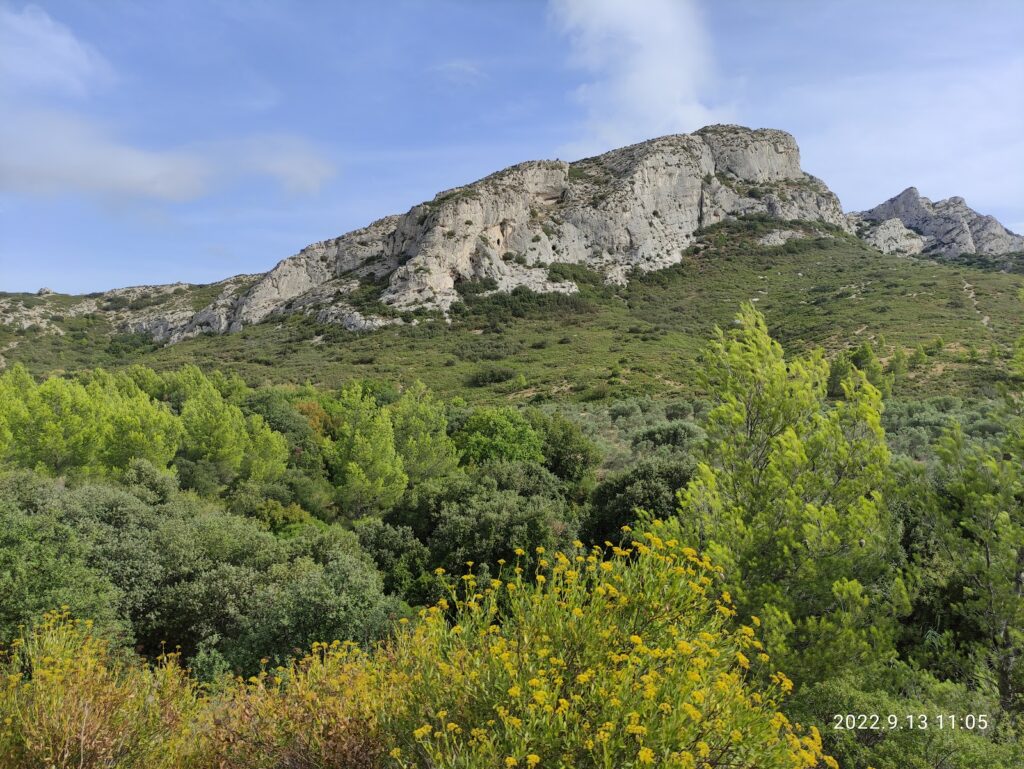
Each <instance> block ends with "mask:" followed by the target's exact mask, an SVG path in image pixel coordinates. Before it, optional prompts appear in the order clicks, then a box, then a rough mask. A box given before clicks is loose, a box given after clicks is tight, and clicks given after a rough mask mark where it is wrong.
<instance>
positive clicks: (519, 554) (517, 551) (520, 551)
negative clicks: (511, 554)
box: [515, 547, 526, 556]
mask: <svg viewBox="0 0 1024 769" xmlns="http://www.w3.org/2000/svg"><path fill="white" fill-rule="evenodd" d="M515 552H516V555H518V556H523V555H526V551H525V550H523V548H521V547H517V548H516V551H515Z"/></svg>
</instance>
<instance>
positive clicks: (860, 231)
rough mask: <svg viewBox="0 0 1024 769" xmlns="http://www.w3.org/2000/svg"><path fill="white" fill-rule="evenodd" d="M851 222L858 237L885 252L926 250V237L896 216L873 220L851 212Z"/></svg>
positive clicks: (899, 252) (902, 252)
mask: <svg viewBox="0 0 1024 769" xmlns="http://www.w3.org/2000/svg"><path fill="white" fill-rule="evenodd" d="M850 223H851V224H853V226H854V228H855V229H856V231H857V237H859V238H860V239H861V240H863V241H864V242H865V243H867V244H868V245H869V246H874V247H875V248H877V249H878V250H879V251H881V252H882V253H883V254H919V253H921V252H922V251H923V250H924V238H922V237H921V236H920V235H918V234H917V233H916V232H914V231H913V230H910V229H907V228H906V227H905V226H903V222H901V221H900V220H899V219H897V218H895V217H894V218H892V219H886V220H884V221H881V222H873V221H870V220H868V219H865V218H864V217H863V216H862V215H861V214H850Z"/></svg>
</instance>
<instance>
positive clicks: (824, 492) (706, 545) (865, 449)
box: [679, 305, 905, 680]
mask: <svg viewBox="0 0 1024 769" xmlns="http://www.w3.org/2000/svg"><path fill="white" fill-rule="evenodd" d="M827 375H828V365H827V364H826V363H825V361H824V359H823V357H822V355H821V353H820V352H816V353H812V354H811V355H810V356H808V357H806V358H802V359H793V360H788V361H787V360H786V359H785V357H784V355H783V351H782V348H781V346H780V345H779V344H778V343H777V342H775V341H774V340H773V339H772V338H771V337H770V336H769V334H768V330H767V327H766V325H765V321H764V318H763V317H762V316H761V315H760V314H759V313H758V312H757V311H755V310H754V309H753V308H752V307H751V306H749V305H746V306H744V307H743V309H742V310H741V311H740V314H739V315H738V316H737V322H736V326H735V327H734V328H733V329H732V330H731V331H730V332H729V333H728V334H726V333H723V332H721V331H719V332H718V334H717V335H716V337H715V339H714V340H713V341H712V343H711V345H710V346H709V347H708V350H707V353H706V355H705V368H704V373H703V376H704V381H705V385H706V387H707V390H708V392H709V393H711V394H712V397H713V399H714V400H713V403H714V407H713V409H712V411H711V413H710V415H709V417H708V422H707V425H706V429H707V432H708V445H707V451H706V455H705V460H704V461H703V462H701V463H700V464H699V465H698V467H697V470H696V473H695V476H694V478H693V480H692V481H691V482H690V484H689V485H688V486H687V488H686V490H685V492H684V493H683V494H682V496H681V507H680V510H679V516H680V520H681V521H682V523H683V526H684V530H685V532H686V536H687V538H688V539H689V540H690V541H691V542H692V543H693V544H694V545H695V546H696V547H698V548H699V549H701V550H706V551H707V552H708V553H710V554H711V555H712V557H713V558H715V560H717V561H718V562H720V563H722V564H723V565H724V566H725V570H726V571H725V579H726V583H727V585H728V586H729V588H730V590H732V591H733V593H734V594H735V595H736V596H737V599H738V602H739V605H740V606H741V607H742V609H743V610H744V611H749V612H752V613H755V614H759V615H761V616H762V617H763V618H764V621H765V624H766V628H767V638H768V645H769V648H770V650H771V651H772V653H773V655H774V656H777V657H781V658H782V659H784V660H785V661H787V662H788V663H790V669H792V670H794V672H795V673H798V674H799V675H800V676H801V679H806V680H821V679H822V678H823V677H824V676H826V675H828V674H832V673H834V672H835V671H837V670H842V669H844V668H847V667H849V666H856V665H859V664H863V663H864V662H866V661H868V660H877V659H879V658H880V657H885V656H886V655H891V654H892V653H893V651H892V648H891V639H890V638H889V637H888V634H889V632H890V631H889V630H888V629H887V628H888V627H889V624H890V623H891V620H892V615H893V614H894V613H898V612H900V611H901V610H902V604H901V603H900V602H899V601H894V600H893V596H892V593H891V586H892V585H893V579H894V574H893V573H892V567H891V562H890V548H891V543H892V537H893V533H894V527H893V524H892V522H891V520H890V517H889V515H888V513H887V511H886V508H885V507H884V505H883V504H882V502H881V499H880V498H879V495H878V492H877V489H878V488H879V487H880V485H881V484H882V482H883V481H884V479H885V477H886V472H887V468H888V465H889V450H888V448H887V447H886V444H885V437H884V433H883V430H882V427H881V398H880V395H879V392H878V390H877V389H876V388H875V387H874V386H872V385H871V384H870V383H869V382H868V381H867V379H866V377H865V376H864V375H863V374H862V373H860V372H853V374H852V375H851V376H850V377H849V378H848V379H847V380H846V381H845V382H844V383H843V394H844V398H843V400H841V401H840V402H839V403H837V404H836V405H835V407H833V408H829V407H828V406H827V404H826V381H827ZM904 602H905V601H904Z"/></svg>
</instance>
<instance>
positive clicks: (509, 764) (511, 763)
mask: <svg viewBox="0 0 1024 769" xmlns="http://www.w3.org/2000/svg"><path fill="white" fill-rule="evenodd" d="M518 765H519V761H517V760H516V759H515V758H514V757H513V756H508V757H507V758H506V759H505V766H507V767H509V769H512V767H513V766H518Z"/></svg>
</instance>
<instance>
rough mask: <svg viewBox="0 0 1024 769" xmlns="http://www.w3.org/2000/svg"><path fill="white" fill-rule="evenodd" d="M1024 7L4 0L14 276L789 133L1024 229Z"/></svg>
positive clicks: (7, 212) (0, 122)
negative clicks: (652, 143) (671, 137)
mask: <svg viewBox="0 0 1024 769" xmlns="http://www.w3.org/2000/svg"><path fill="white" fill-rule="evenodd" d="M1022 40H1024V2H1021V0H972V1H971V2H968V1H967V0H816V1H814V2H812V0H773V1H772V2H763V1H760V0H715V1H714V2H713V1H712V0H703V1H700V0H365V1H364V0H347V1H346V2H331V1H329V0H324V1H323V2H318V1H316V0H304V1H303V2H294V1H288V0H279V1H275V0H175V1H174V2H165V1H161V2H157V1H155V0H153V1H150V0H54V1H53V2H46V1H40V2H36V3H24V2H18V1H15V0H0V291H34V290H36V289H38V288H40V287H42V286H47V287H49V288H52V289H54V290H57V291H61V292H69V293H84V292H90V291H98V290H103V289H107V288H112V287H115V286H124V285H136V284H150V283H169V282H175V281H179V280H181V281H187V282H193V283H203V282H210V281H214V280H219V279H221V278H225V277H228V276H230V275H234V274H238V273H254V272H262V271H264V270H267V269H269V268H270V267H272V266H273V265H274V264H275V263H276V262H278V261H279V260H281V259H283V258H285V257H287V256H289V255H291V254H293V253H295V252H297V251H298V250H299V249H301V248H302V247H303V246H305V245H307V244H308V243H311V242H314V241H317V240H323V239H326V238H331V237H336V236H338V235H341V234H343V233H344V232H347V231H349V230H352V229H355V228H357V227H361V226H363V225H365V224H368V223H369V222H371V221H373V220H375V219H378V218H380V217H382V216H386V215H388V214H392V213H398V212H404V211H406V210H407V209H408V208H410V207H411V206H412V205H415V204H416V203H419V202H421V201H423V200H427V199H429V198H432V197H433V196H434V194H435V193H437V192H438V191H441V190H444V189H447V188H450V187H454V186H458V185H460V184H465V183H467V182H470V181H473V180H475V179H478V178H480V177H482V176H485V175H487V174H488V173H491V172H493V171H495V170H498V169H500V168H503V167H505V166H508V165H511V164H513V163H517V162H521V161H523V160H534V159H542V158H563V159H566V160H573V159H576V158H579V157H585V156H589V155H593V154H597V153H599V152H602V151H605V150H608V149H612V148H615V147H618V146H622V145H626V144H630V143H633V142H638V141H643V140H645V139H650V138H653V137H655V136H660V135H664V134H670V133H683V132H689V131H692V130H695V129H697V128H700V127H701V126H703V125H707V124H711V123H720V122H728V123H739V124H742V125H747V126H751V127H771V128H781V129H783V130H786V131H789V132H791V133H792V134H793V135H794V136H795V137H796V139H797V142H798V143H799V145H800V148H801V155H802V160H803V167H804V170H806V171H808V172H809V173H813V174H814V175H816V176H819V177H821V178H822V179H824V180H825V181H826V183H827V184H828V185H829V186H830V187H831V188H832V190H833V191H834V192H836V194H838V195H839V197H840V200H841V201H842V203H843V206H844V208H845V209H846V210H848V211H850V210H861V209H864V208H869V207H871V206H874V205H876V204H877V203H880V202H882V201H883V200H885V199H887V198H889V197H891V196H893V195H895V194H897V193H899V192H900V191H901V190H903V189H905V188H906V187H908V186H916V187H917V188H918V189H919V190H920V191H921V194H922V195H925V196H927V197H930V198H932V199H933V200H937V199H941V198H945V197H949V196H952V195H960V196H963V197H964V198H966V199H967V202H968V204H970V205H971V206H972V207H974V208H975V209H977V210H979V211H981V212H983V213H988V214H992V215H994V216H996V217H997V218H998V219H1000V221H1002V222H1003V223H1004V224H1006V225H1007V226H1009V227H1010V228H1011V229H1013V230H1015V231H1017V232H1024V45H1022V42H1021V41H1022Z"/></svg>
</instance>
